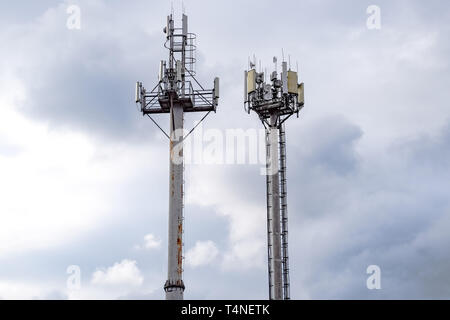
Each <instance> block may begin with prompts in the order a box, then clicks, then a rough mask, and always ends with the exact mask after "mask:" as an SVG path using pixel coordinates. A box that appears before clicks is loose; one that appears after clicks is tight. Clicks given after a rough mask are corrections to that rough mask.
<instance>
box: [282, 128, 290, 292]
mask: <svg viewBox="0 0 450 320" xmlns="http://www.w3.org/2000/svg"><path fill="white" fill-rule="evenodd" d="M279 137H280V139H279V145H280V202H281V206H280V210H281V252H282V266H283V297H284V300H289V299H290V279H289V252H288V211H287V185H286V133H285V128H284V124H281V126H280V128H279Z"/></svg>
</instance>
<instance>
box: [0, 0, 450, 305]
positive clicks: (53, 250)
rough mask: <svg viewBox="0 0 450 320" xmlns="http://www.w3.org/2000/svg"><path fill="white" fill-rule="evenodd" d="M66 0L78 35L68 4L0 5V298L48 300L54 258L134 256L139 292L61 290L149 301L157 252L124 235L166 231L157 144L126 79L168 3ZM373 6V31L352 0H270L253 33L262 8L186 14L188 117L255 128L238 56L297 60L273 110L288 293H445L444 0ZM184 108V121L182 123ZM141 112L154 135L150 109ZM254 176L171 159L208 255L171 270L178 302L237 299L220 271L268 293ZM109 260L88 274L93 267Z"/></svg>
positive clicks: (56, 270)
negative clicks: (201, 111) (74, 3)
mask: <svg viewBox="0 0 450 320" xmlns="http://www.w3.org/2000/svg"><path fill="white" fill-rule="evenodd" d="M78 3H79V5H80V8H81V14H82V16H81V18H82V30H80V31H76V32H75V31H69V30H67V28H66V27H65V25H66V19H67V13H66V10H65V9H66V6H67V4H66V3H64V4H63V3H61V2H58V1H56V0H55V1H50V0H49V1H46V2H45V3H41V2H39V4H37V2H36V3H34V2H33V4H27V5H26V6H24V5H23V4H22V5H19V4H16V3H15V4H12V3H6V2H5V4H3V3H2V4H0V8H1V9H0V16H1V17H2V19H0V20H1V21H0V25H1V26H2V28H0V39H1V41H2V43H8V46H4V47H2V51H1V53H0V58H1V59H0V92H1V94H0V177H1V180H0V194H1V195H2V201H1V202H0V214H1V216H2V221H1V222H2V223H1V224H0V263H1V264H2V265H3V266H4V267H3V268H2V271H1V272H0V278H1V279H8V281H5V280H4V281H3V282H1V281H0V283H1V284H0V296H2V297H6V298H8V297H14V296H23V297H26V298H33V297H39V298H45V297H52V296H53V297H58V296H61V295H59V294H58V292H62V293H65V288H64V286H65V279H64V277H65V276H66V274H65V270H66V267H67V266H68V265H71V264H74V263H75V264H78V263H79V264H80V265H81V267H82V269H83V271H84V270H86V272H85V274H88V275H90V274H91V273H92V272H95V270H96V268H97V267H98V266H104V265H109V264H110V263H111V261H122V260H121V259H122V258H123V257H124V256H126V257H129V260H126V261H129V262H133V261H135V262H136V265H135V267H136V268H137V264H139V269H138V270H139V271H140V276H141V277H142V279H143V282H142V284H141V285H139V286H132V285H126V284H123V287H122V285H106V284H102V285H100V284H93V283H89V284H87V283H83V284H84V285H83V289H82V291H80V292H79V293H68V294H67V296H68V297H69V298H71V299H73V298H77V297H78V298H90V299H95V298H127V297H146V298H163V290H162V284H163V283H164V281H165V276H166V270H165V269H166V268H165V263H166V261H165V258H164V255H163V254H161V251H160V250H146V251H144V250H132V248H133V245H134V244H136V243H140V244H141V245H142V246H143V247H144V246H145V240H144V243H143V242H142V235H145V234H149V233H151V234H153V235H154V236H155V238H154V239H153V240H155V241H156V242H157V241H158V239H160V238H163V237H164V235H163V234H160V233H158V232H159V230H166V225H167V190H168V186H167V183H168V179H167V167H166V165H167V160H168V154H167V150H168V145H167V142H165V141H164V140H163V139H161V133H160V132H159V131H158V130H157V129H155V128H154V127H153V126H152V124H151V122H150V121H148V119H147V120H144V119H142V116H141V115H140V114H139V112H138V111H137V110H136V108H135V105H134V102H133V86H134V83H135V81H137V80H141V81H143V82H144V83H145V84H146V85H147V86H148V87H149V86H151V84H153V83H155V84H156V81H157V80H156V75H157V66H158V61H159V60H160V59H162V58H164V57H166V56H167V52H166V50H165V49H164V48H163V46H162V43H163V41H164V35H163V34H162V32H161V30H162V27H163V26H164V24H165V14H166V13H168V12H169V11H170V6H167V4H166V3H163V2H160V3H159V2H158V3H152V4H149V2H148V1H133V2H130V3H121V2H111V1H104V0H99V1H95V2H92V1H84V0H81V1H78ZM379 5H380V7H381V8H382V29H381V30H380V31H377V32H372V31H368V30H366V27H365V25H366V24H365V23H366V19H367V15H366V8H367V3H363V2H361V3H358V4H355V3H353V2H351V1H343V2H342V3H341V2H339V3H336V2H333V1H321V2H317V1H316V2H314V1H301V2H300V1H293V0H292V1H285V2H283V6H284V7H285V8H286V9H287V10H285V11H286V16H285V19H281V20H279V21H278V22H279V25H278V27H279V28H278V29H276V28H272V29H270V30H269V29H268V30H266V32H264V33H258V34H254V32H253V31H252V30H251V29H248V28H247V26H246V25H245V24H246V21H249V19H252V18H253V17H254V16H259V17H262V18H264V17H266V18H267V17H268V16H270V15H271V13H270V12H271V11H270V8H271V7H272V6H273V4H272V3H271V1H268V0H263V1H256V0H254V1H248V2H245V3H242V4H241V10H238V11H236V10H235V4H234V3H232V2H226V1H222V2H207V1H196V2H192V3H190V4H189V6H188V8H187V9H188V14H189V17H190V23H191V24H190V27H191V28H190V29H191V30H192V31H194V32H197V33H198V43H197V45H198V48H199V51H198V52H197V53H198V55H197V57H198V62H199V64H198V66H197V74H198V75H199V76H198V78H199V79H200V81H201V83H203V84H205V86H206V85H208V84H211V83H212V79H213V77H214V76H216V75H218V76H220V77H221V93H222V94H221V100H220V105H219V108H218V112H217V114H214V115H211V116H210V117H209V118H208V119H207V121H206V122H205V127H209V128H215V129H219V130H222V129H227V128H239V129H247V128H261V127H262V126H261V124H260V122H259V119H258V118H257V117H256V116H255V115H254V114H252V115H246V114H245V113H244V112H243V108H242V81H241V79H242V71H243V70H244V68H245V67H246V64H247V57H248V56H249V55H253V53H255V54H256V55H257V57H258V59H259V58H260V59H261V61H262V63H263V65H264V64H265V65H266V66H269V67H270V65H268V64H269V63H270V62H271V61H272V57H273V56H274V55H278V56H279V57H280V54H281V52H280V51H281V50H280V48H282V47H283V48H285V52H286V53H287V52H289V53H290V55H291V59H292V60H293V61H294V59H298V60H299V67H300V78H301V80H302V81H304V82H305V83H306V89H307V92H306V100H307V103H306V106H305V108H304V109H303V110H302V112H301V119H300V120H295V119H290V120H289V122H288V123H287V131H288V132H287V141H288V148H287V152H288V192H289V194H288V201H289V217H290V257H291V280H292V283H291V284H292V287H291V289H292V296H293V298H322V299H323V298H332V299H333V298H364V299H365V298H367V299H376V298H405V297H406V298H415V297H418V298H429V297H436V298H445V297H448V296H449V289H448V288H449V284H448V281H446V279H447V278H448V277H447V276H446V270H448V269H449V262H448V258H447V257H448V254H447V252H448V249H449V247H450V244H449V239H448V236H447V234H446V233H445V231H446V230H447V229H448V223H449V222H448V216H449V215H450V211H449V200H448V199H450V195H449V191H448V190H449V188H448V181H449V176H450V175H449V174H450V173H449V171H448V168H449V163H450V160H449V159H450V154H449V152H448V150H450V147H449V141H450V138H449V137H450V135H449V128H450V125H449V122H448V119H449V118H450V112H449V108H448V102H447V101H449V100H450V91H449V90H448V88H447V86H448V83H449V81H450V76H449V75H450V73H449V63H448V61H449V58H448V57H449V54H450V50H449V49H450V47H449V45H448V41H446V39H448V38H449V31H450V30H449V28H448V27H445V26H447V24H446V22H447V20H448V10H449V6H448V5H447V4H443V3H442V2H439V1H431V2H427V4H426V5H425V4H423V3H422V2H421V1H409V2H404V1H402V2H396V3H394V2H392V1H384V0H381V1H380V3H379ZM5 6H6V7H5ZM150 7H151V8H152V10H149V8H150ZM17 12H20V14H15V13H17ZM176 12H177V10H176ZM205 12H208V14H207V15H204V13H205ZM299 12H300V15H302V18H301V19H298V17H299ZM306 12H307V14H302V13H306ZM130 17H132V18H130ZM230 17H233V18H234V19H233V21H234V22H235V23H234V24H233V25H230V24H229V23H228V22H229V21H230ZM263 20H264V19H263ZM265 20H267V19H265ZM211 26H214V27H213V28H211ZM279 30H284V31H283V32H281V33H280V32H279ZM218 39H221V41H218ZM291 39H301V41H296V42H292V41H290V40H291ZM286 44H287V46H286ZM269 70H270V69H269ZM148 89H149V88H148ZM198 116H199V115H198V114H195V115H186V120H187V121H186V122H187V123H186V126H187V127H190V126H189V124H188V121H191V120H192V119H197V118H198ZM158 120H159V121H160V123H161V124H162V125H163V126H166V128H167V124H168V122H167V121H168V119H167V117H165V116H162V117H160V118H159V119H158ZM259 169H260V166H254V167H252V166H186V210H185V213H186V220H185V221H186V229H185V230H186V234H185V235H186V239H185V240H186V245H187V246H188V247H192V250H193V249H195V248H196V247H197V246H196V243H197V242H200V243H207V242H208V241H213V243H214V247H215V248H216V250H217V251H219V252H220V253H221V254H217V255H216V256H215V259H214V261H212V262H210V263H211V264H212V265H213V266H217V268H194V267H192V268H188V269H187V270H186V280H187V281H186V285H187V291H186V297H192V298H197V299H203V298H212V299H224V298H225V299H226V298H230V297H235V295H236V290H235V288H236V284H239V285H240V289H241V290H240V292H239V293H238V295H239V297H240V298H242V299H246V298H253V297H259V298H261V299H263V298H266V297H267V296H266V294H267V290H266V289H267V284H266V281H267V274H266V267H267V266H266V254H267V252H266V251H267V250H266V225H265V224H266V207H265V206H266V204H265V177H263V176H260V174H259ZM105 221H107V223H105ZM149 226H151V227H152V229H151V230H149V229H148V227H149ZM117 234H120V235H121V237H117V236H116V235H117ZM206 239H208V240H206ZM150 242H151V243H152V241H150ZM92 243H96V245H95V246H93V245H92ZM111 246H114V248H115V250H114V251H111V250H109V249H110V248H111ZM208 250H209V251H210V252H214V249H208ZM222 253H223V254H222ZM200 256H201V255H200ZM203 256H204V255H203ZM206 256H207V257H208V255H206ZM205 259H206V258H205ZM206 260H207V259H206ZM48 261H52V262H54V263H52V264H48ZM199 261H205V260H204V259H199ZM122 262H123V261H122ZM122 262H119V263H117V265H120V264H121V263H122ZM369 264H378V265H380V267H381V269H382V286H383V289H382V290H381V291H372V292H369V291H368V290H367V289H366V287H365V281H366V278H367V275H366V273H365V270H366V268H367V265H369ZM25 266H26V267H25ZM113 267H114V266H112V267H110V268H113ZM209 269H215V270H209ZM30 270H31V271H30ZM108 270H109V268H106V269H99V270H97V271H98V274H99V277H100V278H99V279H103V281H106V280H105V279H107V278H108V277H107V274H108ZM30 272H32V276H31V275H30ZM217 273H219V274H220V277H217ZM30 277H31V278H34V279H42V282H41V283H34V282H31V281H30V280H29V279H30ZM138 278H139V276H137V279H138ZM244 280H245V281H244ZM212 281H215V283H217V286H214V287H212V286H211V285H210V283H211V282H212ZM5 283H6V284H5ZM48 283H52V285H51V286H50V285H48ZM243 283H244V285H242V284H243ZM112 287H114V288H115V289H114V290H113V289H111V288H112ZM2 288H3V289H2ZM8 292H9V293H10V294H9V295H8ZM20 292H22V293H23V294H19V293H20Z"/></svg>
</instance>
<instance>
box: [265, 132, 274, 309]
mask: <svg viewBox="0 0 450 320" xmlns="http://www.w3.org/2000/svg"><path fill="white" fill-rule="evenodd" d="M269 130H270V129H269V128H267V129H266V184H267V189H266V193H267V194H266V198H267V257H268V259H267V263H268V271H269V299H270V300H272V299H273V289H274V286H273V283H272V275H273V272H274V271H273V269H272V259H273V254H272V240H271V239H272V219H271V218H270V210H271V209H272V194H271V192H270V190H271V184H272V175H271V174H270V136H269V135H270V131H269Z"/></svg>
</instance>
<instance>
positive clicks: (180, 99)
mask: <svg viewBox="0 0 450 320" xmlns="http://www.w3.org/2000/svg"><path fill="white" fill-rule="evenodd" d="M172 11H173V8H172ZM164 33H165V34H166V42H165V44H164V46H165V47H166V48H167V49H168V50H169V60H168V61H161V62H160V65H159V82H158V84H157V85H156V86H155V87H154V88H153V90H151V91H150V92H147V90H146V89H145V88H144V87H143V85H142V83H141V82H138V83H137V84H136V103H139V104H140V106H141V112H142V114H143V115H144V116H145V115H146V116H148V117H149V118H150V119H151V120H152V121H153V122H154V123H155V124H156V125H157V126H158V128H160V129H161V130H162V131H163V129H162V128H161V126H159V125H158V124H157V123H156V121H155V120H154V119H153V118H152V115H154V114H162V113H165V114H169V115H170V121H169V122H170V134H167V133H165V132H164V131H163V132H164V134H165V135H166V136H167V137H168V138H169V140H170V161H169V162H170V165H169V170H170V172H169V237H168V238H169V241H168V251H169V252H168V276H167V281H166V283H165V285H164V290H165V292H166V299H167V300H182V299H183V295H184V290H185V286H184V282H183V232H184V231H183V219H184V216H183V197H184V183H183V182H184V180H183V177H184V153H183V143H184V140H185V139H186V137H187V136H183V135H184V130H183V128H184V113H185V112H207V114H206V115H205V116H204V117H203V119H205V118H206V116H208V115H209V113H210V112H212V111H214V112H216V108H217V106H218V101H219V78H215V79H214V89H210V90H205V89H203V87H202V86H201V85H200V83H199V82H198V81H197V79H196V78H195V62H196V58H195V49H196V46H195V39H196V35H195V34H193V33H189V32H188V17H187V16H186V15H185V14H183V16H182V26H181V28H175V22H174V19H173V13H172V14H171V15H169V16H168V17H167V25H166V27H165V28H164ZM188 79H192V80H194V81H193V82H194V83H193V82H192V81H190V80H188ZM191 132H192V131H191Z"/></svg>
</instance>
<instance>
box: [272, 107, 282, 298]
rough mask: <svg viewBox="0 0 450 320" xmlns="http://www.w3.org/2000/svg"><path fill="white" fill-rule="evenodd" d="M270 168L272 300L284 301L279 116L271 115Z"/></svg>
mask: <svg viewBox="0 0 450 320" xmlns="http://www.w3.org/2000/svg"><path fill="white" fill-rule="evenodd" d="M269 143H270V168H271V170H270V171H271V172H270V173H269V174H270V175H271V179H270V180H271V186H270V188H271V190H270V195H271V197H272V201H271V208H270V211H269V214H270V217H269V219H270V221H271V224H270V227H271V229H272V230H270V231H271V232H270V236H271V244H272V260H271V263H272V268H271V269H272V281H271V282H272V288H273V292H272V299H274V300H282V299H283V274H282V258H281V226H280V225H281V219H280V176H279V154H278V148H279V146H278V143H279V142H278V114H277V113H276V112H274V113H272V114H271V115H270V139H269Z"/></svg>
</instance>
